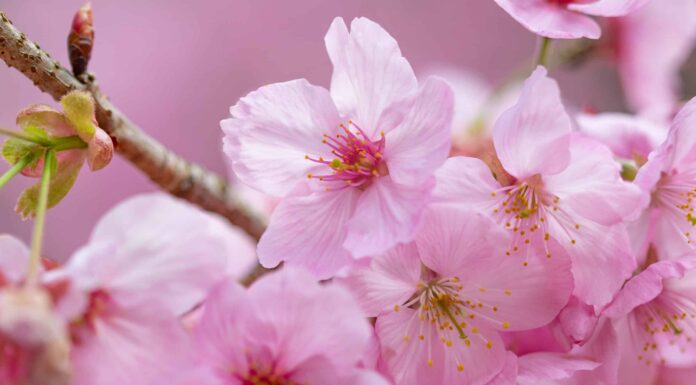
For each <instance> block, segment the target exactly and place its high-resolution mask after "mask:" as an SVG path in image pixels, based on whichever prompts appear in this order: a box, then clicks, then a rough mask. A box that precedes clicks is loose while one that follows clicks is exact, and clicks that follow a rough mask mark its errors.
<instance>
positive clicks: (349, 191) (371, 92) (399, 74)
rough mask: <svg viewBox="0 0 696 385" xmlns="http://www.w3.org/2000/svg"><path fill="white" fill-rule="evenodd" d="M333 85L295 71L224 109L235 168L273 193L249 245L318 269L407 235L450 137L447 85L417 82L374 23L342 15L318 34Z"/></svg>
mask: <svg viewBox="0 0 696 385" xmlns="http://www.w3.org/2000/svg"><path fill="white" fill-rule="evenodd" d="M325 42H326V49H327V51H328V54H329V58H330V59H331V61H332V63H333V65H334V72H333V76H332V79H331V90H330V91H328V90H326V89H324V88H322V87H317V86H314V85H311V84H309V83H308V82H307V81H306V80H293V81H289V82H285V83H276V84H271V85H268V86H264V87H261V88H259V89H258V90H256V91H254V92H252V93H251V94H249V95H247V96H246V97H244V98H242V99H241V100H240V101H239V103H237V105H235V106H234V107H232V109H231V115H232V117H231V119H228V120H224V121H222V123H221V125H222V128H223V131H224V133H225V153H226V154H227V155H228V156H229V157H230V159H231V163H232V168H233V170H234V172H235V173H236V175H237V176H238V177H239V179H240V180H241V181H242V182H244V183H246V184H248V185H250V186H251V187H253V188H255V189H258V190H260V191H262V192H264V193H267V194H270V195H273V196H277V197H283V200H282V201H281V202H280V204H279V205H278V207H276V209H275V211H274V213H273V216H272V217H271V220H270V224H269V227H268V229H267V230H266V233H265V234H264V235H263V237H262V238H261V240H260V242H259V246H258V254H259V259H260V261H261V263H262V264H263V265H264V266H266V267H273V266H276V265H277V264H278V263H280V262H281V261H286V262H287V263H288V264H291V265H301V266H304V267H306V268H308V269H310V270H311V271H312V272H313V273H315V274H316V275H317V276H318V277H321V278H327V277H330V276H332V275H334V274H335V273H336V272H337V271H338V270H339V269H340V268H341V267H344V266H346V265H348V264H350V263H351V262H352V260H353V258H360V257H365V256H369V255H372V254H376V253H380V252H383V251H385V250H387V249H389V248H390V247H392V246H394V245H396V244H398V243H403V242H408V241H410V240H411V239H412V238H413V235H414V232H415V230H416V228H417V226H418V224H419V222H420V219H421V216H422V212H423V210H424V208H425V206H426V205H427V203H428V201H429V199H430V195H431V192H432V189H433V187H434V183H435V180H434V176H433V174H434V171H435V169H436V168H437V167H439V166H440V165H441V164H442V163H443V162H444V160H445V158H446V157H447V154H448V152H449V149H450V123H451V118H452V104H453V97H452V92H451V90H450V88H449V87H448V86H447V85H446V84H445V83H444V82H443V81H441V80H438V79H436V78H429V79H427V80H426V81H425V82H424V83H423V84H422V85H421V86H420V87H419V86H418V82H417V80H416V77H415V75H414V73H413V70H412V69H411V66H410V65H409V63H408V62H407V61H406V59H404V57H403V56H401V52H400V50H399V47H398V45H397V43H396V41H395V40H394V39H393V38H392V37H391V36H390V35H389V34H388V33H387V32H386V31H384V30H383V29H382V28H381V27H380V26H379V25H377V24H375V23H374V22H372V21H370V20H368V19H365V18H358V19H355V20H353V22H352V23H351V29H350V31H349V30H348V28H347V26H346V25H345V23H344V22H343V19H340V18H337V19H335V20H334V22H333V23H332V24H331V27H330V29H329V32H328V33H327V35H326V38H325Z"/></svg>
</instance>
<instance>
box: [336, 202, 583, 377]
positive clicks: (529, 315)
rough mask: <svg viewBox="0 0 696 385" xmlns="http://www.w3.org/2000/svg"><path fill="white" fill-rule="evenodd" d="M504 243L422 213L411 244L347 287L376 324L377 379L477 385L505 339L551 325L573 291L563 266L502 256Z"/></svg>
mask: <svg viewBox="0 0 696 385" xmlns="http://www.w3.org/2000/svg"><path fill="white" fill-rule="evenodd" d="M508 242H509V236H508V234H507V233H505V232H504V231H503V230H501V229H499V228H498V227H497V226H496V225H495V223H493V221H492V220H491V219H490V218H488V217H486V216H484V215H482V214H478V213H476V212H471V211H463V212H462V211H459V210H456V209H454V210H453V209H449V208H448V209H439V210H434V211H429V212H428V213H427V215H426V218H425V221H424V224H423V227H422V228H421V231H420V232H419V233H418V235H417V237H416V240H415V242H414V243H411V244H408V245H400V246H397V247H396V248H394V249H392V250H390V251H389V252H387V253H385V254H383V255H381V256H378V257H375V258H374V259H373V260H372V262H371V264H370V265H369V266H368V267H364V268H356V269H354V270H353V272H352V273H351V275H350V276H349V277H348V278H347V279H346V283H347V284H348V285H349V287H351V288H352V290H353V291H354V293H355V296H356V298H358V300H359V301H360V302H361V304H362V306H363V308H364V309H365V311H366V312H367V313H368V315H370V316H376V317H377V323H376V326H375V327H376V331H377V336H378V338H379V340H380V342H381V352H382V361H383V367H384V370H385V371H386V372H387V373H389V374H390V375H391V376H392V377H393V379H394V381H395V383H396V384H400V385H417V384H430V385H448V384H480V383H485V381H489V380H491V379H492V378H493V377H494V376H496V375H497V374H498V373H499V372H500V371H501V370H502V369H503V364H504V362H505V357H506V352H505V347H504V345H503V341H502V340H501V337H500V335H499V332H502V331H514V330H525V329H532V328H536V327H540V326H543V325H545V324H547V323H548V322H550V321H551V320H553V318H554V317H555V316H556V315H557V314H558V312H559V310H561V308H562V307H563V306H564V305H565V304H566V302H567V301H568V297H569V295H570V293H571V291H572V288H573V280H572V275H571V272H570V260H569V259H568V257H567V256H566V255H565V254H564V253H563V251H562V249H560V248H559V247H558V246H557V245H555V244H553V243H550V247H551V248H552V249H553V250H554V251H556V252H557V253H556V255H555V256H554V258H552V259H548V258H546V255H545V252H544V250H542V249H537V250H534V251H531V252H530V255H529V258H528V262H527V265H526V266H522V264H521V263H519V262H518V261H517V260H516V258H515V257H511V256H506V255H505V247H506V244H507V243H508Z"/></svg>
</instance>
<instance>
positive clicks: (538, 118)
mask: <svg viewBox="0 0 696 385" xmlns="http://www.w3.org/2000/svg"><path fill="white" fill-rule="evenodd" d="M546 73H547V72H546V69H545V68H544V67H541V66H539V67H538V68H537V69H536V70H535V71H534V73H532V75H531V76H530V77H529V79H527V80H526V81H525V83H524V88H523V89H522V94H521V95H520V99H519V101H518V102H517V104H516V105H515V106H514V107H512V108H510V109H509V110H507V111H505V112H504V113H503V114H502V115H501V116H500V118H498V121H497V122H496V123H495V126H494V127H493V144H494V145H495V150H496V153H497V154H498V158H499V159H500V162H501V163H502V164H503V167H504V168H505V170H506V171H507V172H509V173H510V174H512V175H513V176H515V177H517V178H518V179H525V178H528V177H530V176H533V175H535V174H543V175H552V174H557V173H559V172H561V171H563V170H564V169H565V168H566V167H567V166H568V162H569V161H570V151H569V148H568V147H569V134H570V131H571V123H570V117H568V114H567V113H566V111H565V108H564V107H563V104H562V103H561V95H560V91H559V89H558V84H557V83H556V81H555V80H552V79H550V78H548V77H546Z"/></svg>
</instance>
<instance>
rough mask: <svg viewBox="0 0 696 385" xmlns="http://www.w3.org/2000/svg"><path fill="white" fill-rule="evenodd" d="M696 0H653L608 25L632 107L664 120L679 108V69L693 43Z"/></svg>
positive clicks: (695, 31) (695, 27) (694, 40)
mask: <svg viewBox="0 0 696 385" xmlns="http://www.w3.org/2000/svg"><path fill="white" fill-rule="evenodd" d="M694 14H696V1H694V0H670V1H669V4H665V2H663V1H652V2H650V3H649V4H648V5H646V6H645V7H644V8H641V9H640V10H638V11H636V12H634V13H631V14H630V15H627V16H624V17H621V18H617V19H612V21H611V24H610V26H611V27H612V28H611V32H612V41H613V42H614V45H615V47H614V49H615V50H616V60H617V64H618V69H619V74H620V75H621V81H622V84H623V88H624V90H625V94H626V98H627V99H628V102H629V104H630V106H631V107H632V108H633V110H634V111H636V112H638V113H641V114H643V115H647V116H649V117H651V118H653V119H656V120H658V121H665V122H666V121H668V119H670V118H671V117H672V115H673V113H674V112H675V111H676V110H677V107H678V97H679V95H680V93H681V90H680V88H679V87H680V86H679V70H680V68H681V66H682V65H683V64H684V62H686V60H687V58H688V57H689V54H690V53H691V51H692V49H693V48H694V44H696V19H695V18H694V17H693V15H694Z"/></svg>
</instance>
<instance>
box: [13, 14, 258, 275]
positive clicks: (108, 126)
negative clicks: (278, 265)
mask: <svg viewBox="0 0 696 385" xmlns="http://www.w3.org/2000/svg"><path fill="white" fill-rule="evenodd" d="M0 58H1V59H2V60H3V61H5V63H7V65H8V66H9V67H14V68H16V69H17V70H18V71H20V72H21V73H22V74H24V76H26V77H27V78H28V79H29V80H31V81H33V82H34V85H35V86H37V87H38V88H39V89H40V90H42V91H43V92H46V93H48V94H49V95H51V96H52V97H53V98H54V99H55V100H59V99H60V98H61V97H62V96H63V95H65V94H66V93H68V92H70V91H72V90H86V91H89V92H91V93H92V95H93V96H94V100H95V101H96V107H97V108H96V110H97V113H96V118H97V122H98V123H99V127H101V128H102V129H104V131H106V132H107V133H108V134H109V135H110V136H111V138H112V139H113V140H114V144H115V146H116V152H117V153H119V154H120V155H121V156H122V157H124V158H125V159H127V160H128V161H129V162H130V163H132V164H133V165H134V166H135V167H137V168H138V169H140V171H142V172H143V173H144V174H145V175H147V176H148V177H149V178H150V179H151V180H152V181H153V182H154V183H156V184H157V185H159V186H160V187H161V188H162V189H163V190H165V191H167V192H169V193H170V194H172V195H174V196H177V197H179V198H182V199H185V200H187V201H189V202H191V203H193V204H195V205H197V206H199V207H201V208H203V209H205V210H208V211H211V212H214V213H217V214H220V215H222V216H223V217H225V218H227V219H228V220H229V221H230V223H232V224H233V225H235V226H238V227H239V228H241V229H242V230H244V231H245V232H246V233H247V234H249V235H250V236H251V237H253V238H254V239H255V240H258V239H259V238H260V237H261V234H262V233H263V231H264V229H265V223H264V221H263V220H261V219H260V217H259V216H257V215H256V214H254V213H253V212H252V211H251V210H249V209H248V208H247V207H245V206H244V205H243V204H242V203H241V202H240V200H239V199H238V197H236V196H235V195H233V194H232V192H231V191H230V190H229V189H228V186H227V184H226V183H225V181H224V180H223V179H222V178H220V177H219V176H217V175H216V174H214V173H212V172H210V171H208V170H205V169H203V168H202V167H200V166H198V165H195V164H192V163H190V162H188V161H187V160H185V159H183V158H181V157H180V156H178V155H177V154H175V153H173V152H172V151H170V150H169V149H167V148H166V147H164V145H162V144H161V143H159V142H158V141H157V140H155V139H153V138H152V137H150V136H149V135H147V134H146V133H144V132H143V131H142V130H141V129H140V128H139V127H138V126H137V125H135V124H134V123H133V122H131V121H130V120H128V118H127V117H126V116H125V115H124V114H123V113H121V112H120V111H119V110H118V109H117V108H116V107H115V106H114V105H113V104H112V103H111V102H110V101H109V100H108V98H107V97H106V96H104V95H103V94H102V93H101V92H99V90H98V89H97V88H96V87H93V86H91V85H90V84H85V83H83V82H82V81H80V79H78V78H76V77H75V76H73V74H72V73H71V72H70V71H68V70H67V69H65V68H64V67H63V66H61V64H60V63H58V62H57V61H56V60H54V59H53V58H51V56H50V55H49V54H48V53H47V52H45V51H43V50H42V49H41V48H40V47H39V45H38V44H36V43H34V42H32V41H30V40H29V39H27V38H26V36H25V35H24V33H22V32H20V31H19V30H17V28H15V27H14V25H12V22H11V21H10V19H9V18H8V17H7V16H6V15H5V13H3V12H0ZM88 83H89V82H88ZM252 274H258V269H257V271H255V272H253V273H252ZM245 279H247V280H248V279H253V278H251V276H250V277H247V278H245Z"/></svg>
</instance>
